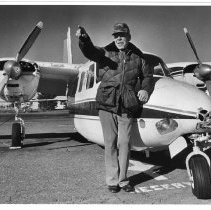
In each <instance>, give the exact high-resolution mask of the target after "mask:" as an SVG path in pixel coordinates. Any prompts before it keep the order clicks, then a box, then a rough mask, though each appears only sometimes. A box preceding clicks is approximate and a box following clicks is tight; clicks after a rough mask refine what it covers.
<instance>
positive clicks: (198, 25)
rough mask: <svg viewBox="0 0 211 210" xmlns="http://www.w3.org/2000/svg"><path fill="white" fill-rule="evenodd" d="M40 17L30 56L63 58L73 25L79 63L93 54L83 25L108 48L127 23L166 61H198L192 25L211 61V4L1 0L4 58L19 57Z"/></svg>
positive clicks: (139, 41) (138, 41) (137, 40)
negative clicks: (8, 0) (82, 43)
mask: <svg viewBox="0 0 211 210" xmlns="http://www.w3.org/2000/svg"><path fill="white" fill-rule="evenodd" d="M39 21H42V22H43V23H44V27H43V30H42V32H41V34H40V35H39V37H38V39H37V40H36V42H35V43H34V45H33V46H32V48H31V49H30V51H29V52H28V54H27V55H26V56H25V58H27V59H30V60H35V61H49V62H62V60H63V40H64V39H65V38H66V33H67V27H70V28H71V37H72V53H73V63H76V64H77V63H84V62H86V61H87V59H86V58H85V57H84V56H83V55H82V53H81V51H80V49H79V47H78V40H77V38H76V36H75V33H76V30H77V27H78V25H81V26H83V27H84V28H85V29H86V31H87V33H88V34H89V35H90V37H91V39H92V41H93V43H94V44H95V45H97V46H102V47H103V46H105V45H107V44H108V43H110V42H112V41H113V37H112V35H111V34H112V27H113V25H114V24H115V23H117V22H125V23H127V24H128V26H129V27H130V31H131V36H132V39H131V42H132V43H133V44H135V45H136V46H137V47H139V48H140V49H141V50H142V51H146V52H151V53H154V54H156V55H158V56H160V57H161V58H163V60H164V61H165V62H166V63H170V62H183V61H184V62H185V61H195V57H194V54H193V52H192V50H191V48H190V46H189V44H188V41H187V39H186V37H185V34H184V32H183V28H184V27H186V28H187V29H188V31H189V33H190V35H191V37H192V39H193V42H194V44H195V46H196V49H197V52H198V55H199V57H200V59H201V60H202V61H210V62H211V6H161V5H160V6H159V5H154V6H144V5H135V6H134V5H131V6H130V5H127V6H126V5H124V6H123V5H122V6H121V5H116V6H115V5H105V6H104V5H92V6H88V5H0V57H15V56H16V54H17V52H18V50H19V49H20V48H21V46H22V44H23V43H24V41H25V40H26V38H27V36H28V35H29V34H30V32H31V31H32V29H33V28H34V26H35V25H36V24H37V22H39Z"/></svg>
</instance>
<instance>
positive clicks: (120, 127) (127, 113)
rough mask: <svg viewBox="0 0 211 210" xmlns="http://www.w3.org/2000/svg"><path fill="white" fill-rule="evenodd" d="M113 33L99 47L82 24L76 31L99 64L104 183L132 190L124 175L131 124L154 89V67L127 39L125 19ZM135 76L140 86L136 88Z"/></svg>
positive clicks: (111, 188) (83, 47)
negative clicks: (110, 41)
mask: <svg viewBox="0 0 211 210" xmlns="http://www.w3.org/2000/svg"><path fill="white" fill-rule="evenodd" d="M112 35H113V37H114V41H113V42H112V43H110V44H108V45H107V46H105V47H103V48H101V47H96V46H94V45H93V43H92V41H91V39H90V37H89V35H88V34H87V33H86V31H85V29H84V28H82V27H80V26H79V27H78V30H77V32H76V36H77V37H78V38H79V47H80V49H81V51H82V52H83V54H84V56H85V57H87V58H88V59H90V60H92V61H95V62H97V63H98V65H99V72H97V77H98V78H97V79H98V80H99V81H101V83H100V86H99V88H98V91H97V96H96V101H97V103H98V109H99V117H100V121H101V125H102V129H103V136H104V143H105V168H106V184H107V185H108V189H109V191H111V192H113V193H117V192H119V191H120V189H123V190H124V191H126V192H134V190H135V189H134V186H131V184H130V183H129V180H128V178H127V170H128V165H129V154H130V142H131V128H132V123H133V119H134V118H135V117H138V116H139V115H140V113H141V109H142V104H143V103H146V102H147V101H148V99H149V95H150V94H151V92H152V90H153V69H152V68H151V67H150V66H151V65H147V63H146V61H145V59H144V56H143V53H142V52H141V51H140V50H139V49H138V48H137V47H136V46H135V45H133V44H132V43H131V42H130V40H131V34H130V30H129V27H128V25H127V24H126V23H117V24H115V25H114V27H113V33H112ZM138 78H139V81H140V83H141V89H140V90H138V91H136V90H135V87H136V84H137V81H138Z"/></svg>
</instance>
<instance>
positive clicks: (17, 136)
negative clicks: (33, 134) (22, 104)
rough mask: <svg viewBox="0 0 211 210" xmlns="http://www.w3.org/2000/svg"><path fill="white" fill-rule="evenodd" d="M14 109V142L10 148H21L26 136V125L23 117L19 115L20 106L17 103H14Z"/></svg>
mask: <svg viewBox="0 0 211 210" xmlns="http://www.w3.org/2000/svg"><path fill="white" fill-rule="evenodd" d="M14 109H15V121H14V122H13V124H12V134H11V138H12V144H11V146H10V149H21V148H22V145H23V144H22V142H23V139H24V138H25V126H24V121H23V119H21V118H20V117H18V112H19V108H18V105H17V104H14Z"/></svg>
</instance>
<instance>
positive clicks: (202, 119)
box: [0, 23, 211, 198]
mask: <svg viewBox="0 0 211 210" xmlns="http://www.w3.org/2000/svg"><path fill="white" fill-rule="evenodd" d="M41 28H42V23H38V24H37V26H36V27H35V29H34V30H33V31H32V33H31V34H30V35H29V38H28V39H27V40H26V42H25V43H24V45H23V47H22V48H21V50H20V51H19V53H18V56H17V57H16V58H10V59H8V58H2V59H1V60H0V64H1V65H0V66H1V69H2V71H1V72H2V75H1V82H0V86H1V88H0V92H1V95H0V96H1V98H3V99H4V100H6V101H9V102H12V103H14V106H15V107H16V109H18V105H17V104H18V103H20V102H26V101H29V100H30V99H31V98H32V97H33V96H34V94H35V93H36V92H37V91H39V92H41V93H44V94H49V93H51V94H55V95H65V92H66V86H67V84H68V88H69V89H68V92H69V93H68V95H70V96H74V101H71V102H70V103H69V104H70V105H69V109H70V110H71V112H72V113H74V124H75V128H76V129H77V131H78V132H79V133H80V134H81V135H83V136H84V137H85V138H87V139H88V140H89V141H92V142H95V143H97V144H100V145H104V140H103V133H102V127H101V124H100V120H99V117H98V111H97V109H96V99H95V97H96V92H97V88H98V86H99V84H100V82H99V81H98V80H97V74H98V65H97V64H96V63H94V62H91V61H88V62H87V63H85V64H83V65H82V64H78V65H73V64H71V62H70V61H69V62H68V63H44V62H37V61H33V62H32V61H29V60H25V59H23V57H24V56H25V55H26V53H27V52H28V50H29V48H30V47H31V46H32V44H33V43H34V41H35V39H36V37H37V35H38V33H39V32H40V30H41ZM189 42H190V43H191V46H192V47H193V44H192V42H191V39H190V37H189ZM67 54H68V55H69V56H68V57H69V60H71V59H70V55H71V53H70V33H68V36H67ZM145 57H146V59H147V60H148V62H150V63H151V65H152V66H153V67H154V91H153V93H152V95H151V96H150V99H149V101H148V102H147V103H146V104H144V105H143V109H142V113H141V116H142V117H141V118H138V119H135V120H134V124H133V132H132V133H133V138H132V150H136V151H145V150H147V151H150V150H154V149H156V150H157V149H158V150H162V149H166V148H169V151H170V154H171V157H172V158H173V157H174V156H175V155H177V154H179V153H180V152H181V151H182V150H183V149H184V148H186V147H187V145H188V144H189V145H191V146H192V148H193V151H192V152H191V153H190V154H189V155H188V156H187V158H186V166H187V171H188V175H189V178H190V182H191V184H192V185H191V186H192V192H193V194H194V195H196V197H197V198H210V197H211V173H210V159H209V157H208V155H207V154H206V153H205V150H207V149H208V148H209V147H210V142H211V136H210V135H209V132H210V131H211V99H210V97H209V96H208V95H207V94H206V93H204V92H203V91H201V90H199V89H197V88H196V87H194V86H192V85H190V84H187V83H184V82H181V81H178V80H175V79H173V77H172V76H171V74H170V71H169V69H168V68H167V66H166V64H165V63H164V62H163V60H162V59H161V58H159V57H158V56H156V55H152V54H149V53H148V54H147V53H145ZM204 69H208V70H209V69H211V67H210V66H207V65H204V64H202V63H199V65H197V70H196V71H197V73H198V74H201V76H203V75H204V73H203V72H204ZM204 78H205V82H206V83H209V82H210V73H209V74H207V75H206V77H204ZM15 118H16V119H15V123H14V124H13V128H12V147H20V146H21V142H22V140H23V138H24V132H23V130H24V125H23V120H22V119H20V118H19V117H18V111H17V112H16V117H15Z"/></svg>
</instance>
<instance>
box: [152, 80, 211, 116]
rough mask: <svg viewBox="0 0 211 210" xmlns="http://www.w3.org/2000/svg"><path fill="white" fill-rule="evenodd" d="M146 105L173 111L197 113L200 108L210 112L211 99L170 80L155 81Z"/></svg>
mask: <svg viewBox="0 0 211 210" xmlns="http://www.w3.org/2000/svg"><path fill="white" fill-rule="evenodd" d="M148 104H156V105H157V106H160V107H166V108H168V109H169V108H170V109H172V110H175V111H177V110H178V111H180V112H181V111H182V112H183V111H184V112H186V113H187V112H190V113H191V112H192V113H194V112H195V113H197V112H198V110H199V109H200V108H202V109H206V110H207V111H211V98H210V97H209V96H208V95H207V94H206V93H204V92H203V91H201V90H199V89H197V88H196V87H194V86H192V85H189V84H187V83H184V82H180V81H176V80H174V79H170V78H162V79H160V80H158V81H157V83H156V85H155V89H154V92H153V94H152V95H151V97H150V100H149V101H148Z"/></svg>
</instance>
